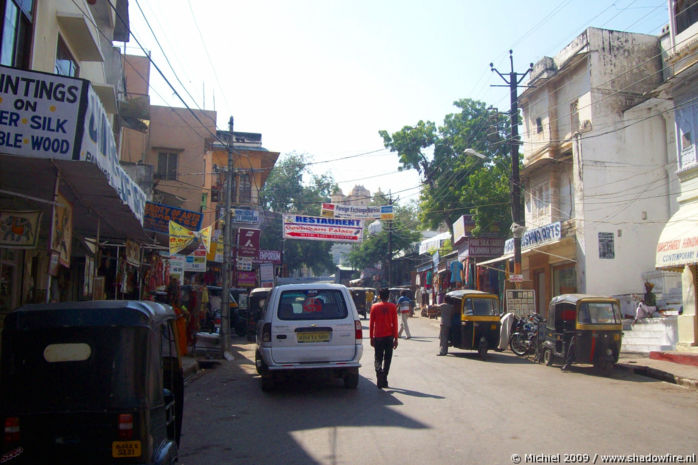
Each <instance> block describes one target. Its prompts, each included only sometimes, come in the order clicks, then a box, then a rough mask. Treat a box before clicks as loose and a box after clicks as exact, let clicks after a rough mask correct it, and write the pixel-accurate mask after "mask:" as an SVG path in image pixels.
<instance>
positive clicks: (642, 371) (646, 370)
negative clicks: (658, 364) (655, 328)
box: [617, 363, 698, 390]
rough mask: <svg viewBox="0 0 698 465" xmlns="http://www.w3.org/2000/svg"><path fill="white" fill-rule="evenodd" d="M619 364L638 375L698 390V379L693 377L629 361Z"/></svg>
mask: <svg viewBox="0 0 698 465" xmlns="http://www.w3.org/2000/svg"><path fill="white" fill-rule="evenodd" d="M617 366H619V367H622V368H625V369H627V370H630V371H632V372H633V373H635V374H637V375H642V376H647V377H649V378H654V379H658V380H660V381H666V382H667V383H672V384H678V385H679V386H683V387H686V388H689V389H693V390H698V380H697V379H692V378H684V377H682V376H676V375H674V374H672V373H669V372H667V371H663V370H658V369H656V368H651V367H648V366H643V365H631V364H628V363H618V364H617Z"/></svg>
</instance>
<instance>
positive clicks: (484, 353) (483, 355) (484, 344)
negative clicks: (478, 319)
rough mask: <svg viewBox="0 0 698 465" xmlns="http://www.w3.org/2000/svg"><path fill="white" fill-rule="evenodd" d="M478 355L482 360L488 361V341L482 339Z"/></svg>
mask: <svg viewBox="0 0 698 465" xmlns="http://www.w3.org/2000/svg"><path fill="white" fill-rule="evenodd" d="M477 353H478V355H480V358H481V359H482V360H487V339H485V338H482V339H480V344H479V345H478V347H477Z"/></svg>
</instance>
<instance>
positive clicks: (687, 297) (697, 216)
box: [655, 202, 698, 348]
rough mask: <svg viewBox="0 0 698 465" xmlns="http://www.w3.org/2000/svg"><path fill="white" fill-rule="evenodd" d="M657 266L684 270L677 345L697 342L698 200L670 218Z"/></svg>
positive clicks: (660, 237)
mask: <svg viewBox="0 0 698 465" xmlns="http://www.w3.org/2000/svg"><path fill="white" fill-rule="evenodd" d="M655 266H656V267H657V269H660V270H668V271H677V272H681V273H682V283H681V284H682V306H681V312H680V314H679V316H678V330H679V340H678V345H677V347H679V348H689V347H694V346H696V345H698V319H697V316H696V307H697V306H698V305H697V300H696V299H697V298H696V289H697V288H698V203H697V202H692V203H689V204H684V205H682V206H681V207H680V208H679V210H678V211H677V212H676V213H674V215H673V216H672V217H671V219H669V221H668V222H667V224H666V226H665V227H664V229H663V230H662V233H661V235H660V236H659V241H658V242H657V258H656V263H655Z"/></svg>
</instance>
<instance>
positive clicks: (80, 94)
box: [0, 67, 149, 312]
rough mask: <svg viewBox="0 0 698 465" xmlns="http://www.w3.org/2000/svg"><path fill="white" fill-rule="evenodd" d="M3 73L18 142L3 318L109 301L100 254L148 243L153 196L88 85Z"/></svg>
mask: <svg viewBox="0 0 698 465" xmlns="http://www.w3.org/2000/svg"><path fill="white" fill-rule="evenodd" d="M0 73H1V74H2V79H4V82H5V83H6V85H5V86H3V88H2V89H1V92H0V112H2V114H3V115H5V117H4V118H2V119H0V126H2V128H0V129H1V130H2V133H3V137H4V140H5V141H6V142H8V141H11V143H5V144H3V145H2V147H1V148H0V222H1V226H0V228H1V229H2V234H0V279H1V281H0V311H2V312H8V311H11V310H13V309H14V308H16V307H18V306H20V305H23V304H25V303H32V302H49V301H54V300H55V301H61V300H80V299H89V298H99V297H103V292H104V277H103V276H100V275H99V273H100V271H99V269H100V264H101V261H100V255H101V254H100V252H101V246H102V245H104V244H106V243H109V244H120V245H121V246H122V247H125V245H126V240H127V239H130V240H132V241H134V242H136V243H143V242H147V241H148V240H149V238H148V236H147V235H146V234H145V233H144V232H143V229H142V221H143V206H144V203H145V194H144V192H143V191H142V189H140V187H139V186H138V185H137V184H136V183H135V182H133V180H132V179H131V178H130V177H129V176H128V175H127V174H126V172H125V171H124V170H123V169H122V168H121V166H120V165H119V162H118V160H119V157H118V152H117V147H116V144H115V141H114V135H113V131H112V128H111V125H110V124H109V118H108V116H107V114H106V112H105V110H104V108H103V106H102V104H101V102H100V100H99V98H98V96H97V93H96V92H95V91H94V89H93V88H92V86H91V84H90V83H89V81H85V80H81V79H73V78H67V77H63V76H56V75H52V74H46V73H37V72H31V71H23V70H17V69H14V68H6V67H0ZM98 244H99V246H98ZM124 256H125V250H124Z"/></svg>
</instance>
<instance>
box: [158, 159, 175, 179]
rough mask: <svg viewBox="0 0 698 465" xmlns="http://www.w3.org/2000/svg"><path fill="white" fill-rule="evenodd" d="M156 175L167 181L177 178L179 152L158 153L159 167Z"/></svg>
mask: <svg viewBox="0 0 698 465" xmlns="http://www.w3.org/2000/svg"><path fill="white" fill-rule="evenodd" d="M155 177H156V178H158V179H164V180H166V181H176V180H177V154H176V153H175V152H159V153H158V169H157V172H156V173H155Z"/></svg>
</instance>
